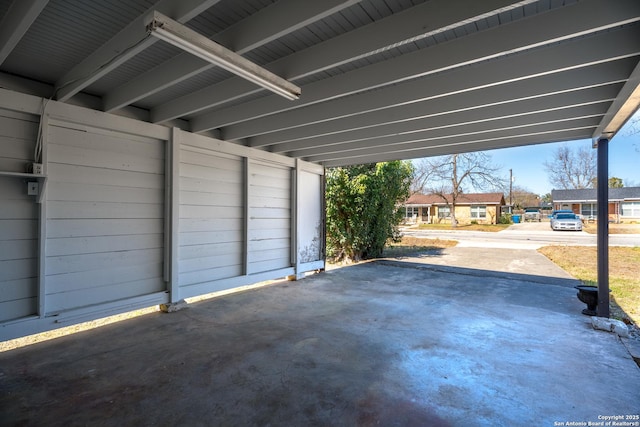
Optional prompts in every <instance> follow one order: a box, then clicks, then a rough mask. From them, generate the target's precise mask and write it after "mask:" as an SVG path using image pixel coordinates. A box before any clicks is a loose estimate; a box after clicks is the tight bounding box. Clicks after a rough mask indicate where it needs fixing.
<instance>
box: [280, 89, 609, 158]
mask: <svg viewBox="0 0 640 427" xmlns="http://www.w3.org/2000/svg"><path fill="white" fill-rule="evenodd" d="M599 89H601V88H599ZM612 99H613V98H612V97H609V99H604V100H597V101H590V102H588V103H586V104H582V105H566V104H564V103H563V105H560V106H557V107H555V108H550V107H549V105H548V104H547V103H546V102H545V103H544V104H543V105H541V106H540V108H543V109H542V110H536V108H535V104H536V103H535V102H524V103H521V105H518V106H514V105H510V104H502V105H499V106H496V107H493V108H491V107H487V108H481V109H477V110H473V111H472V112H470V111H465V112H462V113H456V114H451V115H449V116H448V117H447V118H446V119H445V120H431V121H432V122H433V125H432V126H431V127H429V126H428V125H426V124H425V125H423V127H420V128H415V129H406V130H403V131H399V132H396V133H392V129H386V128H383V129H381V132H380V133H379V134H378V135H376V136H373V135H372V136H369V137H365V138H361V139H358V140H351V141H344V142H341V143H335V144H330V145H329V144H328V145H322V146H314V147H306V148H302V149H300V150H295V151H290V152H288V153H287V155H289V156H293V157H308V156H314V155H321V154H325V153H331V152H339V151H341V150H345V149H348V150H351V149H363V148H364V149H366V148H369V147H375V146H377V145H378V141H382V143H383V144H390V143H392V142H393V143H402V142H410V141H412V140H415V139H420V138H422V137H425V138H426V137H440V136H444V135H452V134H457V133H459V132H470V131H474V132H478V131H483V132H486V131H489V130H492V129H497V128H501V127H508V126H512V127H517V126H521V125H522V124H524V123H526V122H528V121H536V123H542V122H545V121H550V120H554V119H557V120H567V119H569V118H581V117H587V116H589V117H593V116H600V117H601V116H602V115H603V114H602V110H603V108H604V109H606V107H607V106H608V105H609V103H610V102H611V100H612ZM562 100H563V101H566V97H564V98H563V99H562ZM532 104H533V105H532ZM541 104H542V103H541ZM464 129H466V130H464Z"/></svg>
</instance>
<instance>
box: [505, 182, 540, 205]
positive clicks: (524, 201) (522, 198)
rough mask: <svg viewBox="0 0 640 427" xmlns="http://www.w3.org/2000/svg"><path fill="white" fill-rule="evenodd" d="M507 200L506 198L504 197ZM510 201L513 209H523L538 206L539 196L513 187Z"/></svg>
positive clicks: (521, 188) (518, 187)
mask: <svg viewBox="0 0 640 427" xmlns="http://www.w3.org/2000/svg"><path fill="white" fill-rule="evenodd" d="M506 198H508V196H507V197H506ZM511 200H512V201H513V207H514V208H515V209H524V208H527V207H532V206H538V205H539V204H540V196H539V195H537V194H536V193H534V192H532V191H529V190H527V189H526V188H523V187H520V186H514V187H513V189H512V191H511Z"/></svg>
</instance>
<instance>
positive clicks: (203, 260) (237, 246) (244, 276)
mask: <svg viewBox="0 0 640 427" xmlns="http://www.w3.org/2000/svg"><path fill="white" fill-rule="evenodd" d="M42 108H43V102H42V99H40V98H36V97H33V96H29V95H24V94H20V93H17V92H12V91H7V90H5V89H1V88H0V172H2V171H4V172H24V167H25V163H27V162H32V161H33V150H34V145H35V142H36V140H37V129H38V125H39V117H40V114H42ZM45 111H46V112H45V113H44V119H43V142H44V155H45V158H44V166H45V172H46V173H47V177H48V179H47V184H46V191H44V192H43V195H44V196H43V197H42V198H38V197H35V196H28V195H27V185H26V181H27V180H35V177H24V176H20V177H15V176H7V175H6V174H5V175H4V176H3V175H1V174H0V202H1V203H0V340H4V339H9V338H13V337H16V336H21V335H27V334H31V333H36V332H40V331H44V330H48V329H52V328H55V327H59V326H67V325H69V324H73V323H76V322H80V321H84V320H90V319H93V318H98V317H102V316H104V315H109V314H114V313H118V312H122V311H127V310H131V309H135V308H140V307H147V306H150V305H154V304H159V303H165V302H169V301H177V300H178V299H181V298H187V297H190V296H197V295H202V294H206V293H209V292H215V291H219V290H223V289H231V288H239V287H244V286H249V285H251V284H253V283H256V282H260V281H263V280H269V279H276V278H279V277H284V276H289V275H297V276H298V277H300V276H301V273H302V272H303V271H304V270H303V269H304V268H307V269H309V270H310V269H316V268H321V267H323V266H324V262H323V261H322V260H317V261H313V259H315V258H317V257H318V253H317V252H316V251H315V249H314V250H313V251H311V252H309V251H307V252H305V253H304V254H302V255H303V256H302V257H301V256H300V255H301V253H300V252H299V251H297V249H298V248H304V247H305V245H306V243H305V242H307V241H310V242H311V243H313V242H314V239H316V237H317V231H318V228H317V223H318V218H321V217H322V214H321V212H312V211H314V210H317V209H318V206H321V204H319V201H321V197H322V196H321V188H320V184H321V175H322V174H323V169H322V168H321V167H320V166H317V165H312V164H310V163H306V162H302V161H295V160H293V159H291V158H288V157H284V156H280V155H277V154H273V153H268V152H265V151H260V150H255V149H251V148H248V147H243V146H240V145H237V144H231V143H227V142H224V141H219V140H216V139H212V138H208V137H204V136H201V135H194V134H191V133H189V132H184V131H180V130H179V129H173V130H170V129H167V128H166V127H163V126H159V125H152V124H149V123H143V122H139V121H136V120H133V119H128V118H123V117H118V116H113V115H109V114H105V113H102V112H97V111H93V110H88V109H84V108H80V107H75V106H72V105H68V104H64V103H59V102H56V101H49V102H48V103H47V104H46V110H45ZM296 168H297V169H296ZM303 169H304V171H306V172H303ZM41 181H44V179H43V178H41ZM301 186H303V187H304V188H301ZM301 192H304V195H303V196H301ZM307 197H310V198H311V199H307ZM298 200H301V201H302V202H303V203H308V206H306V207H304V208H303V209H296V207H295V206H294V204H295V203H296V201H298ZM39 201H41V202H42V203H41V204H39V203H38V202H39ZM172 215H173V216H172ZM301 215H302V216H303V218H301ZM307 227H312V228H313V230H307V229H306V228H307ZM309 253H311V255H308V254H309ZM305 254H306V255H305ZM309 261H311V262H309ZM296 268H297V269H296ZM170 293H171V294H170Z"/></svg>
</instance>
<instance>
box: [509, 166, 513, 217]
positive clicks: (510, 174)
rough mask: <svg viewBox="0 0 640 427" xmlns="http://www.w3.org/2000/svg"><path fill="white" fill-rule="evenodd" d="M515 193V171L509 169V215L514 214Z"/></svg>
mask: <svg viewBox="0 0 640 427" xmlns="http://www.w3.org/2000/svg"><path fill="white" fill-rule="evenodd" d="M512 192H513V169H509V213H510V214H512V213H513V200H512V197H511V193H512Z"/></svg>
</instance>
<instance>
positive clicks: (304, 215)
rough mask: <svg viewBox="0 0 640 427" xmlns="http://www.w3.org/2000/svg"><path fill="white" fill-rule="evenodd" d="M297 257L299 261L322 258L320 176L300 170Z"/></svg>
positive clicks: (322, 195) (322, 229)
mask: <svg viewBox="0 0 640 427" xmlns="http://www.w3.org/2000/svg"><path fill="white" fill-rule="evenodd" d="M298 185H299V186H300V190H299V191H298V194H299V200H298V210H299V216H300V219H299V221H300V223H299V225H298V245H299V246H298V259H299V261H300V263H307V262H313V261H319V260H321V259H322V249H323V248H322V242H323V239H322V233H323V231H324V227H323V218H324V216H323V212H322V198H323V197H324V194H322V191H321V190H322V177H321V176H320V175H317V174H314V173H310V172H306V171H302V172H301V173H300V182H299V183H298Z"/></svg>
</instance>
